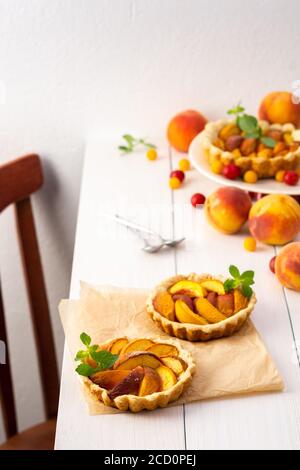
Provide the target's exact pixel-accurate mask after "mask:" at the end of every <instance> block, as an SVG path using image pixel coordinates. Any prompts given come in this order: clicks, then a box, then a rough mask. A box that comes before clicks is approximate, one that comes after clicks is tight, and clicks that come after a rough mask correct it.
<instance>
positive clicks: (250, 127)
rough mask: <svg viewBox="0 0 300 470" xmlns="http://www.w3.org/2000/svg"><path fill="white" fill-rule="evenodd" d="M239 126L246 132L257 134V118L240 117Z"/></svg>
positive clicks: (238, 119)
mask: <svg viewBox="0 0 300 470" xmlns="http://www.w3.org/2000/svg"><path fill="white" fill-rule="evenodd" d="M237 125H238V126H239V128H240V129H241V130H242V131H245V132H255V130H256V129H257V126H258V124H257V119H256V117H254V116H250V115H249V114H243V116H238V118H237Z"/></svg>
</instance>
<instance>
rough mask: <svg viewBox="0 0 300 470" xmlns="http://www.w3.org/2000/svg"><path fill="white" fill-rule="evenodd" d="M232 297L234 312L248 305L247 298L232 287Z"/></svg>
mask: <svg viewBox="0 0 300 470" xmlns="http://www.w3.org/2000/svg"><path fill="white" fill-rule="evenodd" d="M233 298H234V312H233V313H237V312H239V311H240V310H243V308H246V307H247V305H248V299H247V297H245V296H244V295H243V294H242V292H241V291H240V289H234V291H233Z"/></svg>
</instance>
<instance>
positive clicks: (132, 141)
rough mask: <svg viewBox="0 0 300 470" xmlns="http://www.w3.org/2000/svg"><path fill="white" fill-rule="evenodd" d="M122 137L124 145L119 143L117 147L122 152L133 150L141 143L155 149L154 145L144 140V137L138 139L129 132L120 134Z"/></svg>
mask: <svg viewBox="0 0 300 470" xmlns="http://www.w3.org/2000/svg"><path fill="white" fill-rule="evenodd" d="M122 139H123V140H125V144H126V145H119V147H118V149H119V150H121V152H123V154H125V153H131V152H133V151H134V150H135V149H136V147H138V146H139V145H143V146H144V147H146V148H148V149H149V148H150V149H156V145H154V144H150V142H146V139H138V138H136V137H133V136H132V135H130V134H124V135H122Z"/></svg>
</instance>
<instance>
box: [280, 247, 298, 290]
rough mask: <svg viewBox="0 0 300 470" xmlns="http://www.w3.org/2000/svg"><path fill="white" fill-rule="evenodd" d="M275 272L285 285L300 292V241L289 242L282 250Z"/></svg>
mask: <svg viewBox="0 0 300 470" xmlns="http://www.w3.org/2000/svg"><path fill="white" fill-rule="evenodd" d="M275 274H276V276H277V278H278V280H279V282H280V283H281V284H282V285H283V286H285V287H287V288H288V289H293V290H297V291H299V292H300V242H294V243H289V244H288V245H286V246H284V247H283V248H282V249H281V250H280V252H279V254H278V255H277V256H276V260H275Z"/></svg>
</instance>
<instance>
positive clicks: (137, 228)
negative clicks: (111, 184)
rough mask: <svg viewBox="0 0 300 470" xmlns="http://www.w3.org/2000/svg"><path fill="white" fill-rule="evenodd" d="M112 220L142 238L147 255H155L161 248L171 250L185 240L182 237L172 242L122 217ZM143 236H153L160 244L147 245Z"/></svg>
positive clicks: (117, 216) (147, 242)
mask: <svg viewBox="0 0 300 470" xmlns="http://www.w3.org/2000/svg"><path fill="white" fill-rule="evenodd" d="M114 219H115V220H116V221H117V222H119V223H120V224H122V225H125V226H126V227H128V228H130V229H132V230H133V231H134V232H135V233H136V234H137V235H138V236H139V237H140V238H142V240H143V241H144V243H145V246H144V247H143V250H144V251H146V252H147V253H156V252H157V251H159V250H160V249H161V248H162V247H163V246H169V247H172V248H173V247H175V246H176V245H178V244H179V243H182V242H183V241H184V240H185V238H184V237H182V238H177V239H174V240H172V239H166V238H163V237H162V236H161V235H159V234H158V233H156V232H154V231H153V230H149V229H147V228H145V227H142V226H141V225H138V224H136V223H134V222H131V221H130V220H127V219H125V218H124V217H121V216H119V215H118V214H116V215H115V216H114ZM143 234H145V235H146V234H148V235H150V236H152V237H153V236H154V237H156V238H158V239H159V240H160V243H158V244H156V245H154V244H151V243H149V240H148V238H147V237H145V236H144V235H143Z"/></svg>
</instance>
